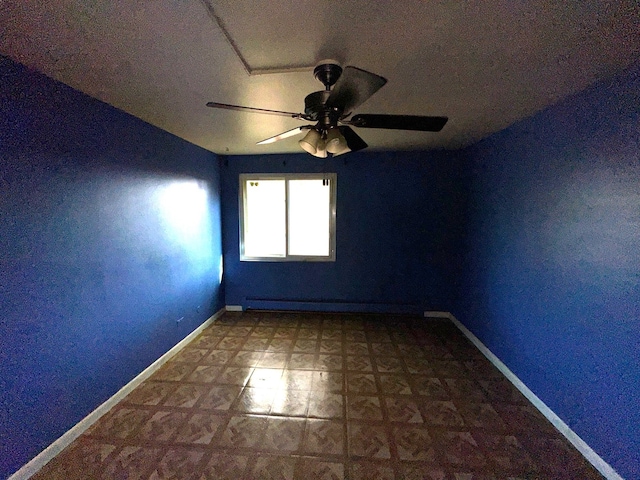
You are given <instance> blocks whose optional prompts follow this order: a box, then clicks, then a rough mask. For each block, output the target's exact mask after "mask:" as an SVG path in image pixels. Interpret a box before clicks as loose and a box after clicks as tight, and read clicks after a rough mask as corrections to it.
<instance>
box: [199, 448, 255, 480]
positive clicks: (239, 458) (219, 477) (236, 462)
mask: <svg viewBox="0 0 640 480" xmlns="http://www.w3.org/2000/svg"><path fill="white" fill-rule="evenodd" d="M247 463H248V457H246V456H244V455H231V454H227V453H218V452H215V453H213V455H211V458H210V459H209V462H208V463H207V465H206V466H205V467H204V469H203V470H202V473H201V480H238V479H240V478H244V473H245V470H246V468H247Z"/></svg>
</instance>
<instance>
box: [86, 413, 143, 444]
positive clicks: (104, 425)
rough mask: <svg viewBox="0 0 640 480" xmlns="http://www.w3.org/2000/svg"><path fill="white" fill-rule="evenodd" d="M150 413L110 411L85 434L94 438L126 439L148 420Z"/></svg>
mask: <svg viewBox="0 0 640 480" xmlns="http://www.w3.org/2000/svg"><path fill="white" fill-rule="evenodd" d="M150 416H151V413H150V412H148V411H147V410H143V409H137V408H120V407H115V408H113V409H111V410H110V411H109V412H108V413H107V414H106V415H105V416H104V417H102V418H101V419H100V421H99V422H97V423H95V424H94V425H93V426H92V427H91V428H90V429H89V430H88V431H87V434H88V435H91V436H95V437H113V438H119V439H122V438H127V437H129V436H131V435H132V433H134V432H135V431H137V430H138V429H139V428H140V427H141V426H142V425H144V423H145V422H146V421H147V420H148V419H149V417H150Z"/></svg>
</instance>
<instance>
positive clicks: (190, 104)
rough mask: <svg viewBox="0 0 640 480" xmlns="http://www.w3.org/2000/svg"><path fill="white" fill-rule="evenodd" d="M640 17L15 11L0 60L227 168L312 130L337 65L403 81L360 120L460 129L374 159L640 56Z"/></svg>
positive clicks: (575, 85)
mask: <svg viewBox="0 0 640 480" xmlns="http://www.w3.org/2000/svg"><path fill="white" fill-rule="evenodd" d="M639 32H640V6H639V4H638V2H637V0H629V1H606V0H602V1H595V0H583V1H577V0H576V1H569V0H568V1H561V2H558V1H556V0H553V1H551V0H549V1H541V0H537V1H525V0H478V1H460V0H456V1H454V0H440V1H433V2H427V1H424V0H399V1H394V2H383V1H378V2H375V1H371V0H367V1H365V0H341V1H338V0H314V1H308V0H298V1H296V2H291V1H285V0H251V1H246V0H226V1H224V0H221V1H215V0H155V1H147V2H144V1H139V0H119V1H118V2H111V1H107V0H57V1H50V2H43V1H41V0H21V1H7V0H5V1H4V2H2V0H0V52H1V53H3V54H5V55H8V56H9V57H12V58H13V59H15V60H17V61H19V62H21V63H24V64H26V65H29V66H31V67H34V68H35V69H37V70H39V71H42V72H44V73H45V74H47V75H49V76H51V77H53V78H56V79H58V80H61V81H62V82H64V83H66V84H68V85H70V86H72V87H74V88H77V89H79V90H81V91H83V92H86V93H87V94H89V95H91V96H93V97H96V98H99V99H101V100H103V101H105V102H107V103H109V104H111V105H114V106H116V107H118V108H121V109H122V110H125V111H127V112H129V113H131V114H133V115H135V116H137V117H140V118H141V119H143V120H146V121H147V122H149V123H152V124H154V125H156V126H158V127H160V128H163V129H165V130H167V131H169V132H172V133H174V134H176V135H178V136H180V137H182V138H184V139H186V140H188V141H190V142H193V143H195V144H197V145H200V146H202V147H204V148H207V149H209V150H211V151H213V152H216V153H221V154H225V153H226V154H242V153H275V152H298V151H300V149H299V146H298V144H297V140H298V138H296V137H292V138H289V139H286V140H283V141H280V142H277V143H274V144H270V145H258V146H256V145H255V143H256V142H257V141H259V140H262V139H264V138H266V137H270V136H272V135H275V134H277V133H280V132H281V131H284V130H288V129H291V128H294V127H296V126H299V125H301V123H300V122H299V121H298V120H295V119H290V118H285V117H274V116H270V115H258V114H252V113H244V112H233V111H224V110H214V109H210V108H207V107H205V103H206V102H207V101H216V102H222V103H234V104H240V105H248V106H253V107H259V108H269V109H276V110H286V111H292V112H300V111H302V110H303V109H304V97H305V96H306V95H307V94H308V93H311V92H313V91H316V90H320V89H322V85H321V84H320V83H319V82H318V81H317V80H315V79H314V78H313V74H312V70H313V66H314V65H315V64H316V63H317V62H318V61H319V60H322V59H324V58H333V59H336V60H338V61H339V62H341V63H342V64H343V65H355V66H358V67H360V68H363V69H365V70H369V71H372V72H374V73H377V74H379V75H382V76H384V77H386V78H387V79H388V83H387V85H386V86H385V87H383V88H382V89H381V90H380V91H379V92H378V93H376V94H375V95H374V96H373V97H371V99H370V100H368V101H367V102H366V103H364V104H363V105H361V106H360V107H359V108H358V109H357V112H356V113H392V114H414V115H421V114H422V115H446V116H448V117H449V123H448V124H447V125H446V126H445V128H444V129H443V130H442V131H441V132H440V133H424V132H401V131H391V130H373V129H358V130H357V132H358V134H359V135H360V136H362V138H363V139H364V140H365V141H366V142H367V143H369V146H370V149H375V150H383V149H384V150H389V149H429V148H443V147H444V148H457V147H460V146H464V145H468V144H470V143H472V142H474V141H476V140H478V139H480V138H482V137H485V136H487V135H489V134H491V133H493V132H495V131H498V130H500V129H502V128H504V127H506V126H508V125H509V124H511V123H513V122H515V121H517V120H519V119H521V118H524V117H526V116H529V115H531V114H532V113H534V112H536V111H538V110H540V109H542V108H544V107H545V106H547V105H550V104H552V103H554V102H556V101H557V100H559V99H560V98H562V97H565V96H567V95H569V94H571V93H574V92H577V91H579V90H582V89H584V88H585V87H587V86H588V85H589V84H590V83H592V82H594V81H595V80H597V79H600V78H603V77H606V76H608V75H611V74H613V73H614V72H616V71H618V70H620V69H622V68H624V67H625V66H627V65H628V64H630V63H631V62H632V61H634V60H636V59H637V58H638V57H640V34H639Z"/></svg>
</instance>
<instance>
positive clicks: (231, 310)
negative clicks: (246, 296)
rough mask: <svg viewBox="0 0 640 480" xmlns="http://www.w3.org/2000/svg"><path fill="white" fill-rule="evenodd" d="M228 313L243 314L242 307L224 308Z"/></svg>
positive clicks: (228, 306)
mask: <svg viewBox="0 0 640 480" xmlns="http://www.w3.org/2000/svg"><path fill="white" fill-rule="evenodd" d="M224 309H225V310H226V311H227V312H241V311H242V305H227V306H225V307H224Z"/></svg>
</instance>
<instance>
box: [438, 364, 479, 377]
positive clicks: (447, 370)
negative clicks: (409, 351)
mask: <svg viewBox="0 0 640 480" xmlns="http://www.w3.org/2000/svg"><path fill="white" fill-rule="evenodd" d="M431 365H432V366H433V370H434V371H435V373H436V376H438V377H440V378H468V376H469V375H470V373H469V370H467V368H466V367H465V366H464V365H463V363H462V362H459V361H457V360H432V361H431Z"/></svg>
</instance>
